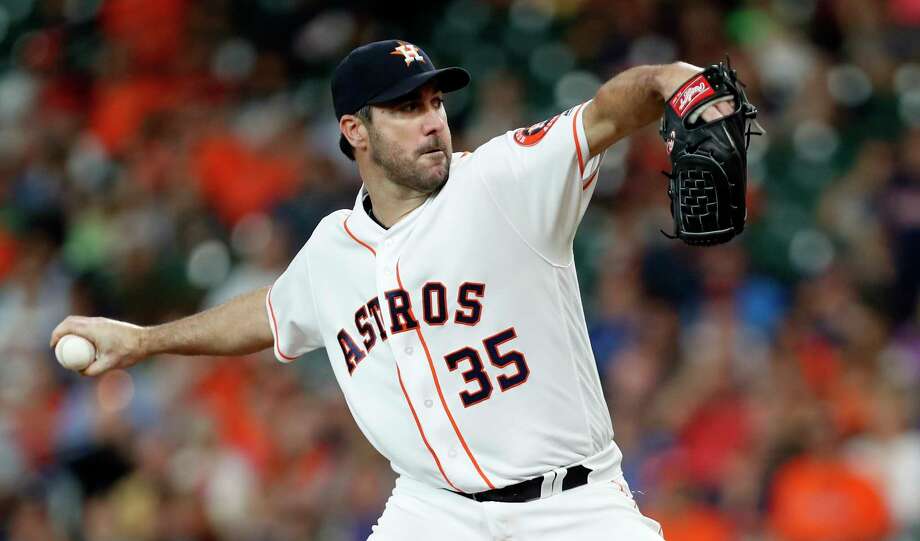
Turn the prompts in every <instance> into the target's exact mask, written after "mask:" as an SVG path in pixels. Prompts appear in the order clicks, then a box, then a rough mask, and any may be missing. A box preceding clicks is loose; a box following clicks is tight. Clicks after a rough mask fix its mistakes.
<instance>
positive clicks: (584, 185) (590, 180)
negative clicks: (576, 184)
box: [581, 168, 600, 191]
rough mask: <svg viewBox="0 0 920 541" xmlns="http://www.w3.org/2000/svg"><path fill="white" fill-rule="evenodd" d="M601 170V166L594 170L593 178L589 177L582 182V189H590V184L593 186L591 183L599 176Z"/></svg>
mask: <svg viewBox="0 0 920 541" xmlns="http://www.w3.org/2000/svg"><path fill="white" fill-rule="evenodd" d="M599 171H600V168H598V169H596V170H595V171H594V174H593V175H591V178H589V179H588V180H586V181H585V183H584V184H582V186H581V191H585V190H587V189H588V187H589V186H591V183H592V182H594V179H596V178H597V173H598V172H599Z"/></svg>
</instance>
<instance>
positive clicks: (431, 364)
mask: <svg viewBox="0 0 920 541" xmlns="http://www.w3.org/2000/svg"><path fill="white" fill-rule="evenodd" d="M396 281H397V283H398V284H399V287H400V289H402V290H403V291H405V290H406V288H405V287H403V284H402V277H401V276H400V274H399V262H397V263H396ZM409 314H411V315H412V318H413V319H415V320H416V321H418V319H417V318H416V317H415V314H413V313H412V307H411V304H410V307H409ZM415 332H416V334H417V335H418V339H419V342H421V343H422V348H423V349H424V350H425V356H426V357H427V358H428V367H429V368H430V369H431V377H432V379H434V386H435V389H437V391H438V398H440V399H441V406H442V407H443V408H444V413H446V414H447V418H448V419H449V420H450V424H451V426H453V427H454V433H456V434H457V439H459V440H460V444H461V445H463V450H464V451H466V456H468V457H469V458H470V462H472V463H473V467H474V468H476V472H477V473H479V477H481V478H482V480H483V481H485V483H486V485H487V486H488V487H489V488H495V485H493V484H492V481H490V480H489V478H488V477H486V474H485V473H483V471H482V468H480V467H479V462H477V461H476V457H474V456H473V453H472V451H470V448H469V446H468V445H467V444H466V440H465V439H464V438H463V434H461V433H460V428H459V427H458V426H457V422H456V421H454V416H453V415H451V413H450V409H449V408H448V407H447V401H446V400H444V393H443V392H442V391H441V382H440V381H438V374H437V372H435V369H434V362H433V361H432V360H431V351H430V350H429V349H428V343H427V342H426V341H425V336H424V335H423V334H422V327H421V325H419V326H418V327H416V328H415Z"/></svg>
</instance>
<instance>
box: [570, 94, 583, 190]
mask: <svg viewBox="0 0 920 541" xmlns="http://www.w3.org/2000/svg"><path fill="white" fill-rule="evenodd" d="M584 106H585V104H584V103H582V104H581V105H579V106H578V109H575V114H574V115H572V137H574V138H575V152H576V154H577V155H578V174H579V175H580V176H581V177H583V176H584V175H585V159H584V157H583V156H582V155H581V145H580V144H579V143H578V125H577V124H576V123H575V122H576V121H577V120H578V112H579V111H581V108H582V107H584Z"/></svg>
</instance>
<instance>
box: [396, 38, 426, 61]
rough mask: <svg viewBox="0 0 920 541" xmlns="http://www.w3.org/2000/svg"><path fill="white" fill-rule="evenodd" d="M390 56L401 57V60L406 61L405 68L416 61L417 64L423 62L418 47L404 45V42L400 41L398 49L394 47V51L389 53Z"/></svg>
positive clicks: (423, 59) (408, 44)
mask: <svg viewBox="0 0 920 541" xmlns="http://www.w3.org/2000/svg"><path fill="white" fill-rule="evenodd" d="M390 54H395V55H400V54H401V55H403V58H404V59H405V60H406V65H407V66H408V65H409V64H411V63H413V62H415V61H416V60H418V61H419V62H424V61H425V58H424V57H423V56H422V55H421V54H419V52H418V47H416V46H415V45H412V44H411V43H406V42H404V41H400V42H399V47H396V48H395V49H393V52H391V53H390Z"/></svg>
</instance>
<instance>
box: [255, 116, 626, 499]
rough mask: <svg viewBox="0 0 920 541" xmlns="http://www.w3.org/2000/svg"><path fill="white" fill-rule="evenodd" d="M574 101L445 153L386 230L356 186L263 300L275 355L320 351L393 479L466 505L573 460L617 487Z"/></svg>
mask: <svg viewBox="0 0 920 541" xmlns="http://www.w3.org/2000/svg"><path fill="white" fill-rule="evenodd" d="M584 105H585V104H582V105H580V106H578V107H574V108H572V109H570V110H568V111H566V112H564V113H562V114H560V115H557V116H555V117H553V118H552V119H550V120H547V121H545V122H541V123H539V124H535V125H534V126H531V127H530V128H526V129H520V130H517V131H511V132H508V133H505V134H504V135H501V136H499V137H496V138H495V139H492V140H491V141H489V142H488V143H486V144H484V145H483V146H481V147H480V148H478V149H477V150H476V151H475V152H473V153H463V154H460V153H457V154H454V155H453V157H452V161H451V167H450V177H449V180H448V182H447V183H446V184H445V186H444V187H443V188H442V189H441V190H440V191H439V192H438V193H436V194H434V195H432V196H431V197H429V198H428V200H427V201H426V202H425V203H424V204H422V205H421V206H420V207H418V208H416V209H415V210H413V211H412V212H411V213H410V214H408V215H406V216H405V217H403V218H402V219H401V220H400V221H399V222H398V223H396V224H395V225H393V226H392V227H390V228H389V229H384V228H383V227H381V226H380V225H379V224H378V223H377V222H375V221H374V220H373V219H372V218H371V217H370V216H369V215H368V213H367V211H366V210H365V206H364V198H365V197H366V192H365V190H364V189H363V188H362V189H361V191H360V192H359V194H358V197H357V200H356V202H355V206H354V209H352V210H341V211H337V212H334V213H332V214H330V215H329V216H327V217H326V218H325V219H323V221H322V222H321V223H320V224H319V226H317V228H316V230H315V231H314V233H313V235H312V236H311V238H310V239H309V240H308V241H307V243H306V245H305V246H304V247H303V248H302V249H301V251H300V253H298V254H297V256H296V257H295V259H294V260H293V262H292V263H291V264H290V266H289V267H288V268H287V270H286V271H285V272H284V274H283V275H282V276H281V277H280V278H278V280H277V281H276V282H275V284H274V285H273V287H272V288H271V290H270V292H269V294H268V297H267V299H266V305H267V309H268V311H269V317H270V318H271V324H272V329H273V333H274V337H275V355H276V357H277V358H278V359H279V360H280V361H282V362H289V361H292V360H294V359H296V358H297V357H298V356H300V355H301V354H303V353H305V352H307V351H310V350H313V349H316V348H320V347H325V348H326V351H327V352H328V355H329V359H330V361H331V362H332V367H333V369H334V371H335V376H336V378H337V379H338V382H339V384H340V385H341V388H342V392H343V393H344V395H345V400H346V401H347V403H348V407H349V408H350V410H351V412H352V414H353V415H354V418H355V420H356V421H357V423H358V425H359V427H360V428H361V430H362V431H363V432H364V434H365V435H366V436H367V438H368V439H369V440H370V442H371V443H372V444H373V445H374V447H376V448H377V450H379V451H380V452H381V453H382V454H383V455H384V456H386V457H387V458H388V459H389V460H390V462H391V464H392V466H393V468H394V470H395V471H396V472H397V473H399V474H401V475H406V476H409V477H411V478H414V479H416V480H419V481H421V482H423V483H426V484H428V485H433V486H436V487H441V488H447V489H451V490H456V491H462V492H468V493H472V492H479V491H484V490H489V489H491V488H500V487H504V486H507V485H510V484H514V483H517V482H520V481H523V480H525V479H530V478H533V477H537V476H540V475H543V474H545V473H547V472H551V471H553V470H555V469H558V468H564V467H567V466H570V465H573V464H577V463H584V464H586V465H589V466H590V467H591V468H592V469H594V470H595V471H598V470H605V471H608V477H609V478H613V476H614V475H615V474H614V473H612V472H610V470H612V469H618V467H619V461H620V456H621V455H620V453H619V450H618V449H617V448H616V446H615V445H614V444H613V429H612V425H611V421H610V417H609V414H608V411H607V406H606V404H605V401H604V397H603V393H602V390H601V385H600V380H599V378H598V374H597V368H596V365H595V361H594V355H593V353H592V351H591V345H590V343H589V341H588V333H587V328H586V325H585V320H584V310H583V308H582V305H581V298H580V295H579V289H578V281H577V278H576V274H575V266H574V263H573V254H572V241H573V238H574V236H575V230H576V228H577V226H578V224H579V222H580V221H581V218H582V216H583V214H584V212H585V208H586V207H587V205H588V201H589V199H590V197H591V194H592V192H593V191H594V187H595V185H596V178H597V174H598V167H599V165H600V160H601V156H598V157H594V158H593V159H588V145H587V142H586V138H585V134H584V129H583V125H582V111H583V110H584Z"/></svg>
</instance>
